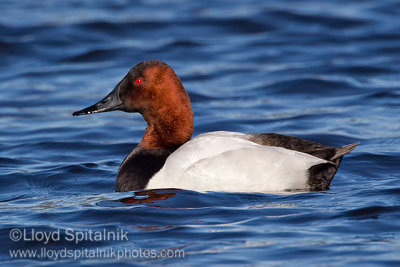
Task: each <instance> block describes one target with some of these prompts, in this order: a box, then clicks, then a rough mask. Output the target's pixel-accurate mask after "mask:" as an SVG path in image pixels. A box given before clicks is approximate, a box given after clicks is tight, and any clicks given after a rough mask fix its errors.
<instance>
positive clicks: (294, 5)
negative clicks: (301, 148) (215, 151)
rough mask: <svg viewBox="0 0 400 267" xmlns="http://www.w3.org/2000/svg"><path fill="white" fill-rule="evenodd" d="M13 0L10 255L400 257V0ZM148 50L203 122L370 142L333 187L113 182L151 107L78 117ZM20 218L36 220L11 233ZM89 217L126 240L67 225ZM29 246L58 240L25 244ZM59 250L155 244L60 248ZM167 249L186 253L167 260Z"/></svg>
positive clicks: (1, 214)
mask: <svg viewBox="0 0 400 267" xmlns="http://www.w3.org/2000/svg"><path fill="white" fill-rule="evenodd" d="M0 7H1V8H0V90H1V94H0V151H1V153H0V174H1V179H0V183H1V184H0V243H1V244H2V249H1V250H0V251H1V254H0V264H1V265H2V266H4V265H14V266H21V265H31V264H32V265H41V264H43V265H47V264H49V263H55V264H57V265H60V264H68V263H84V264H86V265H87V266H89V265H92V266H99V265H105V264H107V265H114V266H119V265H120V264H121V263H124V264H132V265H147V264H151V265H154V264H156V265H164V264H171V265H177V264H183V265H204V264H209V265H217V264H225V265H232V264H239V265H247V266H253V265H258V266H261V265H262V266H265V265H272V266H281V265H284V266H338V265H340V266H343V265H351V266H357V265H358V266H366V265H385V266H390V265H393V266H399V265H400V226H399V220H400V174H399V173H400V166H399V163H400V162H399V157H400V116H399V114H400V75H399V74H400V32H399V29H400V19H399V17H400V3H399V1H392V0H383V1H355V0H350V1H349V0H346V1H345V0H343V1H339V0H337V1H315V0H311V1H258V0H254V1H252V0H247V1H241V2H240V3H233V2H232V1H222V0H220V1H181V0H175V1H158V0H152V1H125V0H118V1H82V0H79V1H78V0H77V1H50V0H47V1H30V0H20V1H13V0H9V1H7V0H1V1H0ZM151 58H157V59H161V60H164V61H166V62H167V63H168V64H170V65H171V66H172V67H173V68H174V69H175V71H176V72H177V73H178V75H179V76H180V77H181V79H182V82H183V84H184V86H185V88H186V89H187V90H188V91H189V94H190V97H191V100H192V105H193V109H194V115H195V119H194V125H195V134H194V135H198V134H200V133H202V132H207V131H214V130H229V131H239V132H279V133H283V134H288V135H295V136H299V137H303V138H308V139H312V140H315V141H318V142H322V143H325V144H327V145H336V146H339V145H345V144H349V143H354V142H361V144H360V145H359V147H357V149H356V150H355V151H353V152H352V153H351V154H349V155H347V156H346V157H345V158H344V160H343V162H342V165H341V167H340V170H339V172H338V173H337V175H336V177H335V179H334V180H333V182H332V185H331V189H330V190H329V191H325V192H314V193H303V194H295V195H272V194H261V193H258V194H237V193H218V192H208V193H198V192H192V191H179V190H156V191H142V192H128V193H114V192H113V191H114V183H115V176H116V172H117V170H118V167H119V165H120V163H121V161H122V160H123V158H124V157H125V155H126V154H128V153H129V152H130V150H131V149H132V148H133V147H134V146H135V144H137V143H138V142H139V140H140V139H141V137H142V135H143V132H144V128H145V125H146V124H145V122H144V121H143V119H142V118H141V116H140V115H138V114H127V113H122V112H111V113H105V114H96V115H91V116H82V117H72V115H71V114H72V112H73V111H75V110H78V109H81V108H83V107H86V106H88V105H89V104H93V103H94V102H96V101H98V100H100V99H101V98H102V97H104V96H105V95H106V94H107V93H108V92H110V91H111V90H112V88H113V87H114V86H115V85H116V84H117V83H118V82H119V80H120V79H121V78H122V77H123V76H124V75H125V74H126V73H127V72H128V70H129V68H130V67H132V66H133V65H135V64H136V63H139V62H140V61H142V60H145V59H151ZM12 229H17V230H19V231H21V233H23V231H25V234H26V235H25V236H24V237H23V238H22V239H20V240H19V241H13V240H11V237H10V234H15V230H13V231H14V232H12V231H11V230H12ZM67 231H69V232H67ZM71 231H72V232H71ZM89 231H92V232H96V231H101V232H103V231H107V232H113V233H116V232H118V231H124V233H126V234H127V238H128V240H126V239H125V238H124V239H123V240H119V241H118V240H104V241H93V240H92V241H91V240H88V238H86V240H83V241H79V242H74V241H78V238H77V237H74V238H75V240H67V238H68V237H71V236H70V235H68V233H83V234H84V233H86V234H87V233H88V232H89ZM33 232H34V233H33ZM57 232H58V233H60V236H59V238H58V239H57V238H56V237H57V236H53V237H54V238H53V239H52V240H49V242H48V243H46V242H45V240H43V239H41V238H43V236H42V237H41V236H40V234H43V233H49V234H51V233H55V234H57ZM35 233H36V234H37V233H39V234H38V236H35ZM17 234H18V233H17ZM13 237H14V236H13ZM45 243H46V244H45ZM18 249H20V250H38V251H43V250H44V249H45V250H46V251H47V252H46V253H44V254H43V255H39V256H38V257H25V258H24V257H22V256H19V257H17V258H15V257H14V258H12V257H11V255H10V251H11V250H18ZM63 249H68V250H71V251H73V252H74V253H75V254H77V253H78V252H79V251H82V250H84V249H87V250H95V249H103V250H112V249H114V250H124V249H130V250H133V251H136V252H137V251H140V250H142V251H150V250H153V251H155V252H156V253H158V254H157V257H150V256H149V255H142V256H137V255H134V256H137V257H128V256H127V257H124V258H123V259H121V258H120V259H118V258H116V257H114V256H113V255H111V256H110V257H102V258H101V257H89V256H87V257H75V259H74V258H71V257H69V258H68V257H61V256H59V257H57V258H56V257H55V256H54V255H55V254H54V253H56V252H55V251H61V250H63ZM165 250H170V251H173V252H175V251H178V250H179V251H184V257H177V256H174V257H164V256H160V257H159V255H160V253H161V251H165ZM48 251H51V252H48ZM76 251H78V252H76ZM75 254H74V255H75ZM142 254H143V253H142ZM52 255H53V256H52ZM78 256H79V255H78Z"/></svg>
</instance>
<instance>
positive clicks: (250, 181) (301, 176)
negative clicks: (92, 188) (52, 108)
mask: <svg viewBox="0 0 400 267" xmlns="http://www.w3.org/2000/svg"><path fill="white" fill-rule="evenodd" d="M113 110H122V111H125V112H139V113H140V114H142V116H143V118H144V119H145V120H146V121H147V128H146V131H145V133H144V136H143V138H142V140H141V141H140V143H139V144H138V145H137V146H136V147H135V148H134V149H133V150H132V152H131V153H130V154H129V155H128V156H127V157H126V158H125V159H124V161H123V162H122V164H121V166H120V168H119V170H118V174H117V179H116V184H115V191H117V192H125V191H132V190H140V189H157V188H179V189H189V190H195V191H228V192H284V191H298V190H299V191H318V190H327V189H329V185H330V183H331V181H332V179H333V177H334V175H335V174H336V172H337V169H338V167H339V165H340V162H341V160H342V157H343V156H344V155H346V154H347V153H349V152H350V151H352V150H353V149H354V148H355V147H356V146H357V145H358V143H357V144H352V145H347V146H343V147H332V146H325V145H322V144H319V143H316V142H313V141H309V140H305V139H301V138H297V137H291V136H285V135H280V134H275V133H258V134H244V133H237V132H225V131H218V132H209V133H205V134H201V135H199V136H197V137H196V138H194V139H192V140H191V137H192V133H193V112H192V108H191V104H190V99H189V95H188V94H187V92H186V90H185V88H184V87H183V85H182V83H181V81H180V79H179V78H178V76H177V75H176V73H175V72H174V70H173V69H172V68H171V67H170V66H169V65H167V64H166V63H164V62H162V61H160V60H149V61H144V62H142V63H139V64H137V65H136V66H134V67H133V68H132V69H130V71H129V72H128V74H127V75H126V76H125V77H124V78H123V79H122V80H121V81H120V82H119V83H118V84H117V85H116V86H115V88H114V90H113V91H112V92H111V93H109V94H108V95H107V96H106V97H105V98H103V99H102V100H100V101H99V102H98V103H96V104H94V105H92V106H90V107H87V108H85V109H82V110H80V111H76V112H74V113H73V115H74V116H77V115H86V114H92V113H99V112H108V111H113Z"/></svg>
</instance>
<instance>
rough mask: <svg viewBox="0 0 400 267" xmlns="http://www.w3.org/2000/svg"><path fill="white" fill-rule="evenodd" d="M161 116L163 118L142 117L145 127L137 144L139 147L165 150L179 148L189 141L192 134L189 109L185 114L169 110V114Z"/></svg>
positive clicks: (191, 119) (157, 116)
mask: <svg viewBox="0 0 400 267" xmlns="http://www.w3.org/2000/svg"><path fill="white" fill-rule="evenodd" d="M157 113H159V112H157ZM161 113H163V112H161ZM171 113H172V114H171ZM163 114H164V116H160V114H157V115H156V116H154V115H148V114H146V115H147V116H146V115H143V117H144V119H145V120H146V121H147V127H146V132H145V134H144V136H143V138H142V140H141V142H140V143H139V146H140V147H142V148H145V149H166V148H173V147H179V146H181V145H183V144H184V143H186V142H187V141H189V140H190V138H191V137H192V134H193V115H192V109H191V108H190V109H189V110H186V111H185V112H179V111H178V112H177V111H175V112H171V110H169V112H167V113H163ZM154 118H157V119H154Z"/></svg>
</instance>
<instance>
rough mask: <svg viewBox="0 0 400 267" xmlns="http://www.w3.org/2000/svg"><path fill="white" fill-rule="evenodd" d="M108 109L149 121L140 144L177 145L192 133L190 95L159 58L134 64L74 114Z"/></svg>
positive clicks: (142, 145) (163, 146) (144, 146)
mask: <svg viewBox="0 0 400 267" xmlns="http://www.w3.org/2000/svg"><path fill="white" fill-rule="evenodd" d="M111 110H123V111H126V112H139V113H141V114H142V115H143V117H144V119H145V120H146V121H147V123H148V126H147V128H146V133H145V135H144V137H143V139H142V141H141V142H140V144H139V145H140V146H141V147H143V148H147V149H157V148H169V147H174V146H179V145H182V144H183V143H185V142H187V141H189V140H190V138H191V136H192V133H193V112H192V108H191V105H190V99H189V96H188V94H187V92H186V90H185V88H184V87H183V85H182V83H181V81H180V79H179V78H178V76H177V75H176V74H175V72H174V70H173V69H172V68H171V67H170V66H168V65H167V64H166V63H164V62H162V61H160V60H149V61H144V62H142V63H140V64H137V65H136V66H134V67H133V68H132V69H131V70H130V71H129V72H128V74H127V75H126V76H125V77H124V78H123V79H122V80H121V81H120V82H119V83H118V85H117V86H116V87H115V88H114V90H113V91H112V92H111V93H110V94H109V95H107V96H106V97H105V98H104V99H102V100H101V101H99V102H98V103H96V104H95V105H93V106H90V107H88V108H86V109H83V110H81V111H78V112H75V113H74V115H83V114H90V113H96V112H106V111H111Z"/></svg>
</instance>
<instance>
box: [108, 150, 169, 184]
mask: <svg viewBox="0 0 400 267" xmlns="http://www.w3.org/2000/svg"><path fill="white" fill-rule="evenodd" d="M175 150H176V148H170V149H143V148H141V147H139V146H137V147H136V148H135V149H134V150H133V151H132V152H131V153H130V154H129V155H128V156H127V157H126V158H125V159H124V161H123V162H122V164H121V166H120V167H119V170H118V175H117V181H116V183H115V191H116V192H127V191H132V190H140V189H144V188H146V185H147V184H148V183H149V181H150V179H151V177H153V175H154V174H156V173H157V172H158V171H159V170H160V169H161V168H162V167H163V166H164V163H165V161H166V160H167V158H168V156H169V155H171V153H172V152H174V151H175Z"/></svg>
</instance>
